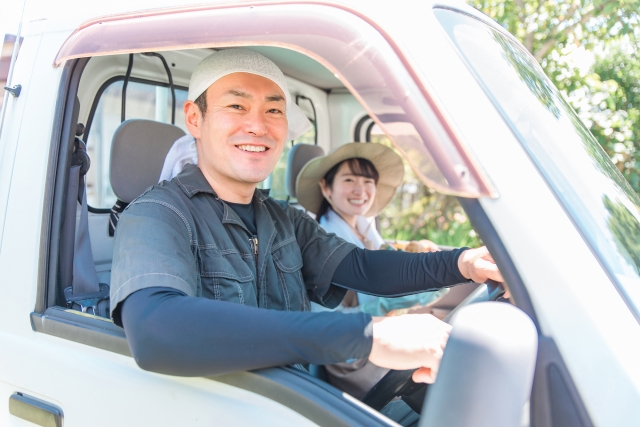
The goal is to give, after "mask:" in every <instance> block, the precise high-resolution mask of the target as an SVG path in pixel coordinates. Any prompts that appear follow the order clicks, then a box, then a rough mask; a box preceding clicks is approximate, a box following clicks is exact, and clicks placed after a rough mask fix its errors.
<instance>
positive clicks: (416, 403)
mask: <svg viewBox="0 0 640 427" xmlns="http://www.w3.org/2000/svg"><path fill="white" fill-rule="evenodd" d="M503 294H504V289H502V288H501V287H500V285H499V284H498V283H497V282H494V281H492V280H488V281H487V282H486V283H484V284H481V285H480V286H478V287H477V288H476V289H475V290H474V291H473V292H472V293H471V294H470V295H469V296H468V297H467V298H465V299H464V300H463V301H462V302H461V303H460V304H458V306H457V307H456V308H454V309H453V310H452V311H451V313H449V314H448V315H447V317H445V318H444V321H445V322H448V321H449V319H451V317H452V316H453V315H454V314H455V313H456V312H457V311H458V310H460V309H461V308H462V307H465V306H467V305H469V304H474V303H476V302H484V301H495V300H497V299H498V298H500V297H501V296H502V295H503ZM415 371H416V370H415V369H408V370H404V371H394V370H392V371H389V372H388V373H387V374H386V375H385V376H384V377H382V379H381V380H380V381H378V384H376V385H375V386H373V388H372V389H371V390H369V392H368V393H367V394H366V395H365V396H364V398H363V399H362V402H363V403H365V404H366V405H369V406H370V407H372V408H373V409H375V410H377V411H379V410H381V409H382V408H384V406H385V405H386V404H387V403H389V402H391V400H392V399H393V398H395V397H397V396H399V397H402V400H404V401H405V403H406V404H407V405H409V406H410V407H411V409H413V410H414V411H416V412H417V413H418V414H419V413H420V412H421V411H422V404H423V402H424V397H425V394H426V392H427V386H428V384H425V383H416V382H414V381H413V380H412V379H411V375H413V373H414V372H415Z"/></svg>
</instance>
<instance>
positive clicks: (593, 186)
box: [435, 9, 640, 318]
mask: <svg viewBox="0 0 640 427" xmlns="http://www.w3.org/2000/svg"><path fill="white" fill-rule="evenodd" d="M435 13H436V16H437V18H438V20H439V21H440V23H441V24H442V26H443V28H444V29H445V31H446V32H447V34H448V35H449V37H450V39H451V41H452V42H453V44H454V46H455V47H456V48H457V50H458V53H459V54H460V56H461V57H462V58H463V59H464V60H465V62H466V63H467V65H468V67H469V68H470V70H471V71H472V72H473V73H474V74H475V76H476V78H477V79H478V81H479V82H480V83H481V84H482V86H483V87H484V90H485V92H486V93H487V95H488V96H489V97H490V98H491V100H492V101H493V103H494V105H495V106H496V108H497V109H498V110H499V112H500V113H501V114H502V116H503V117H504V118H505V120H506V122H507V123H508V124H509V126H510V127H511V129H512V131H513V132H514V134H515V135H516V137H517V138H518V139H519V140H520V142H521V143H522V145H523V147H524V148H525V150H526V151H527V152H528V154H529V156H530V157H531V158H532V160H533V161H534V163H535V164H536V165H537V167H538V169H539V170H540V172H541V174H542V175H543V176H544V178H545V179H546V181H547V182H548V183H549V185H550V187H551V188H552V189H553V191H554V192H555V194H556V197H557V198H558V200H560V202H561V203H562V204H563V205H564V208H565V210H566V211H567V213H568V214H569V216H570V217H571V218H572V220H573V222H574V224H576V227H577V228H578V230H579V231H580V232H581V234H582V235H583V237H584V239H585V241H586V242H587V244H589V245H590V247H591V250H592V251H593V252H594V253H595V254H596V256H597V257H598V258H599V259H600V261H601V263H602V265H603V267H604V268H605V270H606V271H607V273H608V275H609V277H610V278H611V280H612V282H613V283H614V284H615V285H616V287H617V288H618V291H619V292H620V294H621V295H622V296H623V298H624V299H625V300H626V302H627V305H628V306H629V307H630V308H631V310H632V311H633V312H634V315H635V316H636V318H639V317H640V311H639V310H638V309H639V307H640V199H639V198H638V196H637V194H636V193H635V192H634V191H633V190H632V189H631V187H630V186H629V184H628V183H627V182H626V181H625V179H624V178H623V177H622V175H621V174H620V172H619V171H618V170H617V169H616V168H615V166H614V165H613V163H612V162H611V160H610V159H609V157H608V156H607V155H606V153H605V152H604V151H603V150H602V148H601V147H600V145H599V144H598V142H597V141H596V139H595V138H594V137H593V135H592V134H591V133H590V132H589V130H588V129H587V128H586V127H585V125H584V124H583V123H582V122H581V121H580V119H579V118H578V117H577V115H576V113H575V112H574V111H573V109H572V108H571V107H570V106H569V104H568V103H567V102H566V101H565V99H564V98H563V97H562V95H561V94H560V93H559V91H558V90H557V89H556V88H555V86H554V85H553V84H552V83H551V81H550V80H549V79H548V78H547V77H546V76H545V75H544V72H543V71H542V69H541V68H540V66H539V65H538V63H537V62H536V61H535V60H534V59H533V58H532V57H531V55H529V53H528V52H527V51H526V50H525V49H524V48H523V47H522V46H521V45H520V44H519V43H517V42H515V41H513V39H512V38H510V37H508V36H506V35H504V34H503V33H502V32H500V31H497V30H494V29H493V28H491V27H489V26H488V25H486V24H484V23H482V22H480V21H479V20H477V19H475V18H472V17H470V16H468V15H464V14H461V13H458V12H453V11H450V10H446V9H437V10H436V11H435Z"/></svg>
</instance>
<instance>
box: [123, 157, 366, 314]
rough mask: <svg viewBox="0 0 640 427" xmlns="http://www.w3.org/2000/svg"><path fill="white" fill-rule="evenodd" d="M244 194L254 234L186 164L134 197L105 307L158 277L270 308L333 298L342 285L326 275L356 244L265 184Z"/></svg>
mask: <svg viewBox="0 0 640 427" xmlns="http://www.w3.org/2000/svg"><path fill="white" fill-rule="evenodd" d="M252 203H253V208H254V211H255V215H256V228H257V230H258V234H257V241H256V240H255V239H253V236H252V234H251V233H250V232H249V230H248V229H247V228H246V226H245V225H244V223H243V222H242V220H241V219H240V218H239V217H238V215H237V214H236V213H235V212H234V211H233V210H232V209H231V208H230V207H229V206H228V205H227V204H226V203H225V202H224V201H222V200H221V199H220V198H219V197H218V196H217V194H216V193H215V192H214V191H213V189H212V188H211V186H210V185H209V183H208V182H207V180H206V178H205V177H204V175H202V172H201V171H200V169H198V168H197V167H196V166H193V165H187V166H186V167H185V169H184V170H183V171H182V173H180V174H179V175H178V176H176V177H175V178H174V179H173V180H171V181H163V182H161V183H160V184H158V185H155V186H153V187H151V188H149V189H148V190H147V191H145V193H144V194H142V195H141V196H140V197H138V198H137V199H135V200H134V201H132V202H131V203H130V204H129V206H128V207H127V209H126V210H125V211H124V212H123V214H122V215H121V218H120V221H119V222H118V228H117V231H116V239H115V248H114V257H113V268H112V275H111V276H112V277H111V307H112V313H113V311H114V310H115V309H116V308H117V307H118V304H120V303H121V302H123V301H124V300H125V299H126V298H127V296H129V295H131V294H132V293H134V292H136V291H138V290H140V289H144V288H150V287H156V286H161V287H169V288H174V289H177V290H179V291H181V292H183V293H184V294H186V295H188V296H202V297H205V298H210V299H217V300H224V301H230V302H235V303H238V304H245V305H249V306H254V307H262V308H269V309H276V310H288V311H306V310H309V309H310V304H309V301H314V302H317V303H320V304H322V305H325V306H328V307H333V306H336V305H337V304H339V303H340V301H341V300H342V298H343V297H344V294H345V292H346V290H345V289H343V288H340V287H336V286H334V285H332V284H331V278H332V277H333V273H334V272H335V270H336V268H337V267H338V265H339V264H340V262H341V261H342V259H343V258H344V257H345V256H346V255H347V254H348V253H349V252H350V251H351V250H353V248H355V246H354V245H353V244H351V243H347V242H345V241H344V240H342V239H340V238H339V237H337V236H336V235H335V234H328V233H326V232H325V231H324V230H323V229H322V228H321V227H320V226H319V225H318V223H317V222H316V221H315V220H313V219H312V218H311V217H309V216H308V215H306V214H305V213H304V212H302V211H300V210H298V209H295V208H293V207H291V206H289V205H288V204H287V203H286V202H283V201H276V200H274V199H272V198H270V197H268V192H267V191H263V190H256V191H255V194H254V196H253V201H252Z"/></svg>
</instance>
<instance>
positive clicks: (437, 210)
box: [371, 135, 482, 247]
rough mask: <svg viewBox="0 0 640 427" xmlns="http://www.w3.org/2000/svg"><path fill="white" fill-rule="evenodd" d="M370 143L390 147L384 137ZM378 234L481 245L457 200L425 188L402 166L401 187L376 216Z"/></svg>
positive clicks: (380, 136) (449, 243) (374, 136)
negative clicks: (378, 228)
mask: <svg viewBox="0 0 640 427" xmlns="http://www.w3.org/2000/svg"><path fill="white" fill-rule="evenodd" d="M371 139H372V142H375V143H379V144H384V145H386V146H388V147H392V145H391V142H390V141H389V139H388V138H387V137H386V136H384V135H372V136H371ZM392 148H393V147H392ZM380 231H381V234H382V237H383V238H385V239H390V240H422V239H427V240H431V241H432V242H435V243H437V244H439V245H444V246H456V247H460V246H471V247H476V246H480V245H482V242H481V241H480V238H479V237H478V236H477V234H476V233H475V231H474V230H473V228H472V227H471V223H470V222H469V219H468V218H467V216H466V215H465V213H464V210H463V209H462V207H461V206H460V204H459V203H458V200H457V199H456V198H455V197H452V196H445V195H444V194H440V193H436V192H435V191H434V190H432V189H430V188H429V187H426V186H425V185H424V184H423V183H422V182H421V181H420V179H419V178H418V177H417V176H416V175H415V174H414V173H413V171H412V170H411V168H410V167H409V166H408V165H407V164H406V163H405V177H404V184H403V186H402V187H401V188H400V189H399V190H398V192H397V193H396V195H395V197H394V198H393V200H392V201H391V203H389V206H387V208H386V209H385V210H384V211H383V212H382V213H381V214H380Z"/></svg>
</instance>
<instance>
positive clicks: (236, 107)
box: [229, 104, 243, 110]
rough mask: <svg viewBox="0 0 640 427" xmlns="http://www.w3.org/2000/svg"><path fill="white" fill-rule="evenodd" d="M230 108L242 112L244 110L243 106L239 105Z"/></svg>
mask: <svg viewBox="0 0 640 427" xmlns="http://www.w3.org/2000/svg"><path fill="white" fill-rule="evenodd" d="M229 108H233V109H235V110H242V109H243V107H242V105H239V104H231V105H229Z"/></svg>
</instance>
